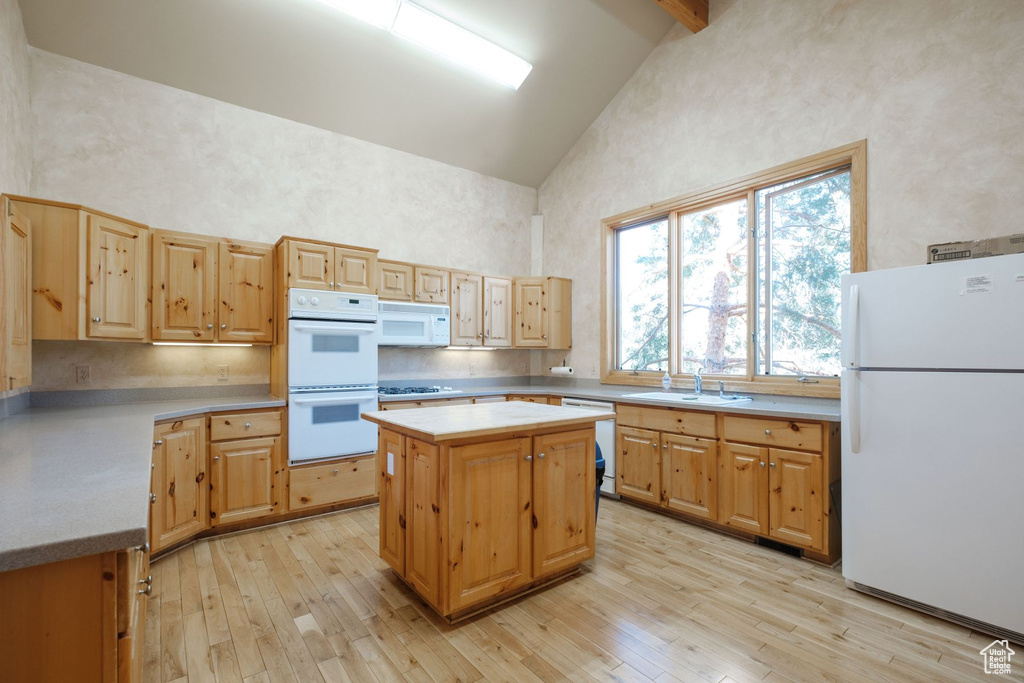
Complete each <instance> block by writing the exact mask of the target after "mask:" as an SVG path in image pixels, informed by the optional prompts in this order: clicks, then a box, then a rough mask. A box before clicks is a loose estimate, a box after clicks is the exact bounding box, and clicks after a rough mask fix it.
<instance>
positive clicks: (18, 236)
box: [0, 197, 32, 391]
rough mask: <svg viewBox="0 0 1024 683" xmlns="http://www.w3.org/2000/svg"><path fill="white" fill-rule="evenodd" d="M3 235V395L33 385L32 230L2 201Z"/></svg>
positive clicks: (25, 219) (0, 315) (0, 289)
mask: <svg viewBox="0 0 1024 683" xmlns="http://www.w3.org/2000/svg"><path fill="white" fill-rule="evenodd" d="M0 208H2V210H3V216H4V222H3V233H2V234H0V264H2V265H3V273H2V274H0V391H9V390H12V389H20V388H21V387H27V386H29V385H30V384H32V226H31V222H30V221H29V219H28V217H26V216H25V214H23V213H22V212H21V211H20V210H18V208H17V207H16V206H15V205H14V203H13V202H11V201H9V200H8V199H7V198H6V197H4V198H3V205H2V207H0Z"/></svg>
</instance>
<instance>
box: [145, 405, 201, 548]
mask: <svg viewBox="0 0 1024 683" xmlns="http://www.w3.org/2000/svg"><path fill="white" fill-rule="evenodd" d="M153 436H154V438H153V468H152V482H151V489H150V491H151V493H150V499H149V500H150V517H149V538H150V541H149V542H150V545H151V546H152V550H153V552H157V551H159V550H161V549H163V548H166V547H168V546H170V545H174V544H175V543H178V542H179V541H183V540H185V539H188V538H191V537H192V536H195V535H196V534H197V533H199V532H200V531H203V530H204V529H206V528H207V525H208V524H209V513H208V512H207V510H208V508H207V504H208V500H209V497H208V495H207V489H208V488H209V482H207V481H205V480H206V418H205V417H197V418H190V419H188V420H175V421H174V422H165V423H161V424H158V425H156V429H155V430H154V432H153Z"/></svg>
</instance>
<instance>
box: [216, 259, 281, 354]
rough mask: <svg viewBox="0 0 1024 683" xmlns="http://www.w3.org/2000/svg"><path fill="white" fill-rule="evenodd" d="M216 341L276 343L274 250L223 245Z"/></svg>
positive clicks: (219, 275) (218, 289)
mask: <svg viewBox="0 0 1024 683" xmlns="http://www.w3.org/2000/svg"><path fill="white" fill-rule="evenodd" d="M217 258H218V283H217V291H218V293H219V297H218V299H219V301H220V309H219V311H218V313H217V341H222V342H242V343H254V344H258V343H260V342H273V341H274V282H273V273H274V248H273V247H272V246H270V245H269V244H258V243H255V242H238V241H233V242H221V243H220V246H219V251H218V257H217Z"/></svg>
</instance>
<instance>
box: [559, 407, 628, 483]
mask: <svg viewBox="0 0 1024 683" xmlns="http://www.w3.org/2000/svg"><path fill="white" fill-rule="evenodd" d="M562 405H563V406H568V407H570V408H590V409H592V410H601V411H610V412H613V413H614V412H615V404H614V403H603V402H601V401H588V400H587V399H583V398H563V399H562ZM594 427H595V430H596V432H597V434H596V436H597V444H598V445H599V446H600V447H601V455H602V456H603V457H604V482H603V483H602V484H601V493H603V494H604V495H606V496H611V497H612V498H618V497H619V496H618V495H617V494H616V493H615V420H614V419H612V420H598V421H597V422H595V423H594Z"/></svg>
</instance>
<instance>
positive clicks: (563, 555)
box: [531, 429, 596, 579]
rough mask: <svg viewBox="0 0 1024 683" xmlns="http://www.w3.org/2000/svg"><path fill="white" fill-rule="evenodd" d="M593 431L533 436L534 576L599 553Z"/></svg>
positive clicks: (570, 564) (538, 576)
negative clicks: (595, 511) (596, 552)
mask: <svg viewBox="0 0 1024 683" xmlns="http://www.w3.org/2000/svg"><path fill="white" fill-rule="evenodd" d="M593 453H594V430H593V429H589V430H579V431H575V432H559V433H555V434H545V435H541V436H536V437H534V439H533V519H532V521H531V523H532V525H533V578H534V579H537V578H540V577H543V576H547V575H550V574H555V573H557V572H560V571H562V570H564V569H567V568H569V567H572V566H574V565H577V564H579V563H580V562H582V561H584V560H587V559H589V558H591V557H593V556H594V506H593V505H591V504H590V502H591V501H592V500H593V496H594V489H595V487H596V481H595V476H596V473H595V470H594V457H593Z"/></svg>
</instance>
